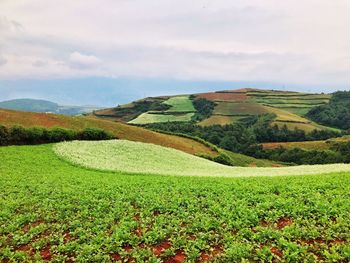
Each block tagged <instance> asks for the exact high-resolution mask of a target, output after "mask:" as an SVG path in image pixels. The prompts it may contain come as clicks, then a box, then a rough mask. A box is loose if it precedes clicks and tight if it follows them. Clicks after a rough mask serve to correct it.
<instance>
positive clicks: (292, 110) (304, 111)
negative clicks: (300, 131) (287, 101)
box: [273, 105, 310, 117]
mask: <svg viewBox="0 0 350 263" xmlns="http://www.w3.org/2000/svg"><path fill="white" fill-rule="evenodd" d="M273 107H275V108H278V107H276V105H273ZM281 109H282V110H284V111H288V112H290V113H292V114H295V115H298V116H301V117H303V116H305V115H306V114H307V113H308V112H309V111H310V107H286V106H285V105H284V106H283V107H282V108H281Z"/></svg>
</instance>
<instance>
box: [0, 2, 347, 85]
mask: <svg viewBox="0 0 350 263" xmlns="http://www.w3.org/2000/svg"><path fill="white" fill-rule="evenodd" d="M39 9H40V13H38V12H37V10H39ZM0 10H1V12H0V31H2V32H5V33H1V34H0V52H1V54H3V55H4V57H6V58H7V63H6V64H5V65H3V66H2V70H1V71H0V78H18V77H26V76H27V75H30V76H33V77H40V78H52V77H73V76H140V77H143V76H145V77H150V76H151V77H171V78H180V79H210V80H251V81H259V80H262V81H279V82H280V81H283V82H299V83H301V84H308V83H316V84H317V83H322V84H325V83H329V84H339V85H340V84H347V83H349V82H350V74H349V73H348V71H349V68H350V59H349V50H350V35H349V34H348V28H349V26H350V16H349V15H348V14H349V13H350V2H349V1H348V0H337V1H334V0H306V1H303V2H302V3H301V2H299V1H293V0H285V1H280V0H263V1H262V0H248V1H230V0H216V1H209V0H197V1H186V0H179V1H173V0H129V1H127V0H103V1H99V0H76V1H70V0H62V1H61V2H60V5H56V6H52V5H51V4H49V3H48V2H47V1H45V0H33V1H2V3H1V4H0ZM44 62H45V63H44Z"/></svg>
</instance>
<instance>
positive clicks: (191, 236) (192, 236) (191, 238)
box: [187, 235, 197, 241]
mask: <svg viewBox="0 0 350 263" xmlns="http://www.w3.org/2000/svg"><path fill="white" fill-rule="evenodd" d="M187 239H188V240H192V241H194V240H196V239H197V237H196V236H195V235H189V236H188V238H187Z"/></svg>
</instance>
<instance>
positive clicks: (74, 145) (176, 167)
mask: <svg viewBox="0 0 350 263" xmlns="http://www.w3.org/2000/svg"><path fill="white" fill-rule="evenodd" d="M54 150H55V152H56V153H57V154H58V155H59V156H61V157H63V158H65V159H66V160H68V161H70V162H72V163H74V164H77V165H81V166H84V167H87V168H92V169H98V170H105V171H117V172H124V173H139V174H159V175H179V176H219V177H220V176H226V177H237V176H278V175H281V176H283V175H307V174H318V173H321V172H323V173H326V172H327V171H328V172H346V171H350V164H331V165H301V166H292V167H276V168H265V167H230V166H225V165H221V164H218V163H214V162H212V161H209V160H206V159H203V158H200V157H196V156H192V155H188V154H186V153H183V152H180V151H177V150H174V149H170V148H165V147H160V146H158V145H152V144H145V143H136V142H129V141H123V140H111V141H99V142H91V141H74V142H64V143H59V144H57V145H55V146H54Z"/></svg>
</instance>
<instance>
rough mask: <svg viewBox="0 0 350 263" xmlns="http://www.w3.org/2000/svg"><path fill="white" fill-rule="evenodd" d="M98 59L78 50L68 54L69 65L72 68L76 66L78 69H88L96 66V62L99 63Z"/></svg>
mask: <svg viewBox="0 0 350 263" xmlns="http://www.w3.org/2000/svg"><path fill="white" fill-rule="evenodd" d="M100 62H101V61H100V60H99V59H98V58H97V57H95V56H92V55H85V54H81V53H79V52H73V53H72V54H70V56H69V65H70V66H71V67H72V68H78V69H88V68H93V67H96V66H97V65H98V64H100Z"/></svg>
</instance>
